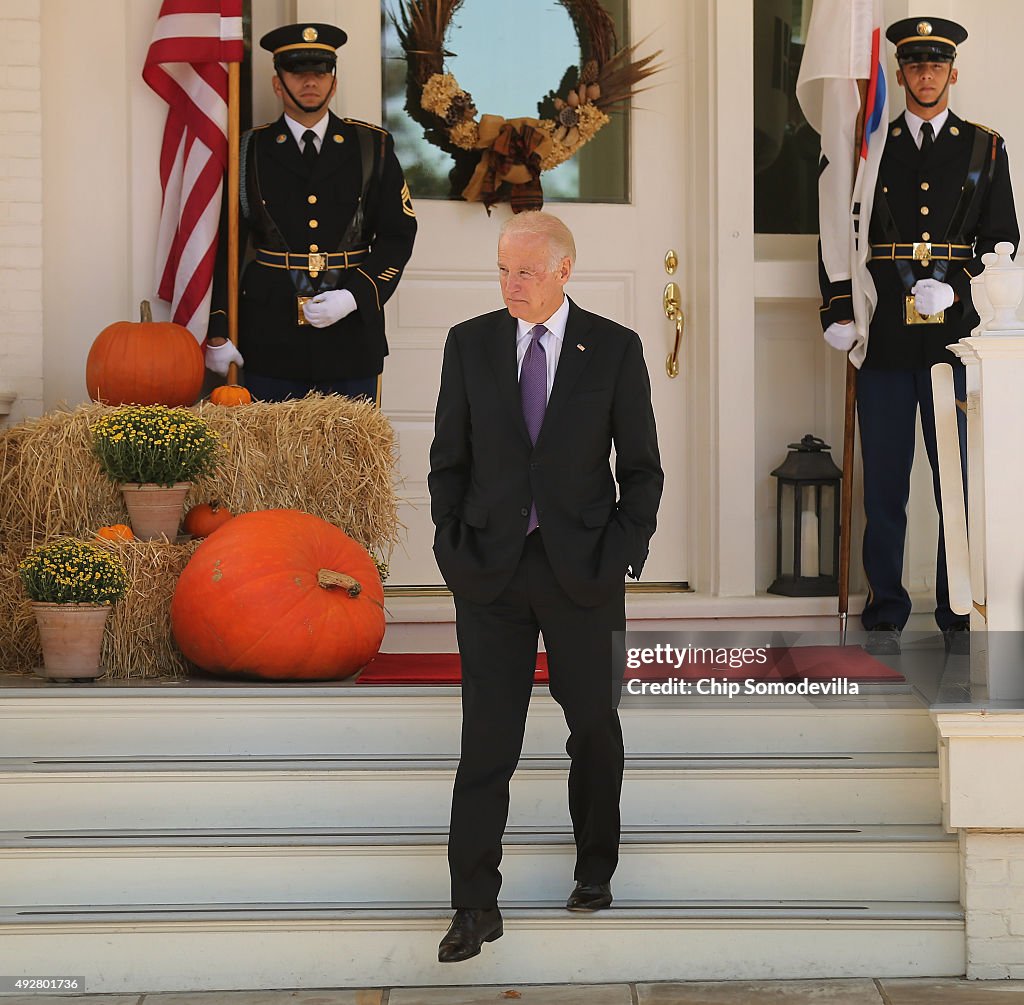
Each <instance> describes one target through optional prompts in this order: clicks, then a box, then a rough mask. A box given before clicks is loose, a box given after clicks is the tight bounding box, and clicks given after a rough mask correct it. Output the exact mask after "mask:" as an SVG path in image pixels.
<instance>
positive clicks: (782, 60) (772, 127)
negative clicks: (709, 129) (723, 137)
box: [754, 0, 821, 234]
mask: <svg viewBox="0 0 1024 1005" xmlns="http://www.w3.org/2000/svg"><path fill="white" fill-rule="evenodd" d="M811 4H812V0H754V230H755V232H757V233H759V234H815V233H817V231H818V155H819V152H820V149H821V147H820V143H819V141H818V134H817V133H816V132H815V131H814V130H813V129H812V128H811V127H810V126H809V125H808V124H807V120H806V119H805V118H804V115H803V112H802V111H801V110H800V105H799V104H797V100H796V80H797V76H798V74H799V73H800V61H801V59H802V58H803V53H804V38H805V35H806V28H807V25H808V23H809V21H810V17H811Z"/></svg>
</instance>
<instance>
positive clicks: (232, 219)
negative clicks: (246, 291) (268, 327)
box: [227, 62, 242, 384]
mask: <svg viewBox="0 0 1024 1005" xmlns="http://www.w3.org/2000/svg"><path fill="white" fill-rule="evenodd" d="M241 67H242V64H241V63H237V62H231V63H228V185H227V200H228V276H227V298H228V303H227V308H228V338H229V339H231V342H232V344H234V345H235V346H236V347H237V346H238V179H239V174H238V146H239V105H240V104H241V98H240V87H239V82H240V80H241ZM227 381H228V383H229V384H237V383H238V365H237V364H236V363H232V364H231V365H230V366H229V367H228V377H227Z"/></svg>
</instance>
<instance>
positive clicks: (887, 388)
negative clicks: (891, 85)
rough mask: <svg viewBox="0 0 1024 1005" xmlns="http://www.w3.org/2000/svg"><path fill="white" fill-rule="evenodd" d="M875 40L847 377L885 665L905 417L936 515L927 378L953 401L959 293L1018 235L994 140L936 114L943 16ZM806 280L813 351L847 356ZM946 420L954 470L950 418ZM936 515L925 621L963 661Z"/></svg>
mask: <svg viewBox="0 0 1024 1005" xmlns="http://www.w3.org/2000/svg"><path fill="white" fill-rule="evenodd" d="M886 37H887V38H888V39H889V41H890V42H892V43H893V44H894V45H895V46H896V60H897V62H898V64H899V70H898V72H897V75H896V80H897V82H898V83H899V85H900V86H901V87H902V88H903V90H904V92H905V97H906V112H905V113H904V114H902V115H900V116H899V117H898V118H897V119H895V120H894V121H893V122H892V123H891V124H890V126H889V133H888V136H887V137H886V143H885V148H884V151H883V154H882V160H881V164H880V167H879V173H878V184H877V187H876V190H875V201H874V207H873V210H872V216H871V225H870V234H869V240H870V242H871V256H870V261H869V263H868V269H869V270H870V273H871V277H872V279H873V280H874V284H875V289H876V292H877V295H878V302H877V305H876V307H875V311H874V315H873V317H872V320H871V325H870V329H869V337H868V342H867V347H866V355H865V356H864V359H863V364H862V365H861V368H860V372H859V375H858V379H857V417H858V422H859V425H860V432H861V454H862V459H863V464H864V509H865V514H866V524H865V530H864V571H865V574H866V576H867V580H868V599H867V604H866V605H865V607H864V613H863V615H862V623H863V626H864V628H865V629H867V631H868V632H870V633H871V635H869V637H868V642H867V646H866V648H868V650H869V651H872V652H874V653H876V654H898V653H899V652H900V632H901V631H902V630H903V627H904V626H905V625H906V623H907V619H908V618H909V616H910V608H911V604H910V596H909V594H908V593H907V591H906V589H905V588H904V586H903V582H902V578H903V550H904V544H905V539H906V530H907V513H906V507H907V499H908V497H909V493H910V471H911V466H912V464H913V458H914V440H915V425H916V416H917V411H918V409H919V408H920V411H921V429H922V432H923V434H924V442H925V447H926V449H927V452H928V460H929V463H930V464H931V468H932V478H933V484H934V491H935V501H936V505H937V506H938V505H939V476H938V461H937V459H936V448H935V427H934V416H933V410H932V390H931V373H930V369H931V367H932V365H933V364H935V363H950V364H951V365H952V366H953V372H954V386H955V388H956V393H957V397H958V398H960V399H961V400H963V399H966V386H965V371H964V367H963V365H962V364H961V363H960V362H959V360H958V359H957V358H956V357H955V356H954V355H953V354H952V353H951V352H950V351H949V350H948V349H947V348H946V347H947V346H948V345H950V344H951V343H954V342H957V341H958V340H959V339H961V338H964V337H965V336H968V335H970V333H971V331H972V329H973V328H974V327H975V326H976V325H977V324H978V322H979V318H978V315H977V312H976V311H975V309H974V305H973V303H972V302H971V288H970V282H971V279H972V278H973V277H975V276H977V275H978V274H979V273H980V272H981V271H982V268H983V265H982V261H981V256H982V255H984V254H985V253H986V252H990V251H992V250H993V249H994V247H995V245H996V243H997V242H999V241H1010V242H1011V243H1013V244H1014V245H1016V244H1017V241H1018V238H1019V236H1020V235H1019V231H1018V229H1017V219H1016V215H1015V213H1014V206H1013V193H1012V190H1011V187H1010V172H1009V166H1008V164H1007V158H1006V150H1005V147H1004V145H1003V140H1002V138H1001V137H1000V136H999V134H998V133H996V132H994V131H993V130H992V129H989V128H988V127H987V126H980V125H977V124H975V123H971V122H965V121H964V120H963V119H960V118H958V117H957V116H956V115H955V114H954V113H953V112H952V111H950V109H949V107H948V105H949V89H950V88H951V87H952V86H953V85H954V84H955V83H956V80H957V70H956V67H955V66H954V60H955V59H956V52H957V46H958V45H960V44H961V43H963V42H964V40H965V39H966V38H967V31H966V30H965V29H964V28H963V27H962V26H961V25H959V24H956V23H955V22H953V21H948V20H945V19H943V18H937V17H935V18H933V17H928V18H922V17H915V18H905V19H903V20H902V21H897V22H896V23H895V24H893V25H891V26H890V27H889V29H888V30H887V32H886ZM819 272H820V277H821V290H822V300H823V306H822V309H821V317H822V327H823V328H824V329H825V339H826V341H827V342H828V343H829V344H830V345H831V346H833V347H834V348H837V349H841V350H843V351H849V350H850V349H851V348H853V345H854V341H855V337H856V336H855V333H854V327H853V325H852V324H850V322H852V320H853V306H852V300H851V297H850V293H851V290H850V283H849V281H846V282H841V283H830V282H829V281H828V278H827V276H826V274H825V271H824V269H823V268H821V269H820V270H819ZM959 419H960V453H961V463H962V464H965V439H964V438H965V432H966V424H965V417H964V415H963V413H962V412H961V413H960V414H959ZM939 512H940V523H939V542H938V561H937V567H936V575H935V594H936V607H935V620H936V622H937V623H938V626H939V628H940V629H942V633H943V637H944V641H945V644H946V650H947V652H950V651H953V652H967V651H969V638H970V636H969V635H968V634H967V629H968V622H967V620H966V619H965V618H964V617H962V616H960V615H956V614H954V613H953V612H952V610H951V609H950V606H949V593H948V588H947V579H946V558H945V550H944V541H943V534H942V524H941V508H940V510H939Z"/></svg>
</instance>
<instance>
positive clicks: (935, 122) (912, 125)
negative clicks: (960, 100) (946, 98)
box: [903, 108, 949, 150]
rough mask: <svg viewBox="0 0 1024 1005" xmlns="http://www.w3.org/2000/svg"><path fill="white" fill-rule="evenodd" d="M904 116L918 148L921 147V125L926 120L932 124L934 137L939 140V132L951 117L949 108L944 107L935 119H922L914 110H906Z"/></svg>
mask: <svg viewBox="0 0 1024 1005" xmlns="http://www.w3.org/2000/svg"><path fill="white" fill-rule="evenodd" d="M903 115H904V118H905V119H906V121H907V128H908V129H909V130H910V135H911V136H913V138H914V142H915V143H916V144H917V149H918V150H920V149H921V126H923V125H924V124H925V123H926V122H930V123H931V124H932V139H935V140H937V139H938V138H939V133H941V132H942V127H943V126H944V125H945V124H946V119H948V118H949V109H948V108H943V109H942V111H941V112H939V114H938V115H936V116H935V118H934V119H922V118H921V116H920V115H915V114H914V113H913V112H904V113H903Z"/></svg>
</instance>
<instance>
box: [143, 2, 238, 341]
mask: <svg viewBox="0 0 1024 1005" xmlns="http://www.w3.org/2000/svg"><path fill="white" fill-rule="evenodd" d="M242 55H243V43H242V0H163V4H162V5H161V7H160V16H159V17H158V18H157V22H156V28H155V29H154V31H153V41H152V42H151V43H150V46H149V52H148V53H147V55H146V65H145V67H144V68H143V71H142V79H143V80H145V81H146V83H147V84H149V86H150V87H151V88H152V89H153V90H154V91H156V93H157V94H158V95H160V97H161V98H163V100H164V101H166V102H167V105H168V108H167V124H166V126H165V127H164V138H163V146H162V148H161V151H160V188H161V191H162V193H163V203H162V206H161V209H160V231H159V236H158V238H157V257H156V268H157V293H158V295H159V296H160V298H161V299H163V300H167V301H170V304H171V319H172V320H173V321H175V322H177V323H178V324H181V325H184V326H185V327H186V328H188V329H189V330H190V331H191V332H192V334H193V335H195V337H196V338H197V339H198V340H199V341H200V342H202V341H203V339H204V338H205V337H206V328H207V325H208V323H209V316H210V295H211V291H212V285H213V271H214V261H215V259H216V255H217V229H218V225H219V222H220V206H221V187H222V182H223V179H224V172H225V169H226V167H227V161H228V140H227V125H228V68H227V64H228V63H237V62H241V60H242Z"/></svg>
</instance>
